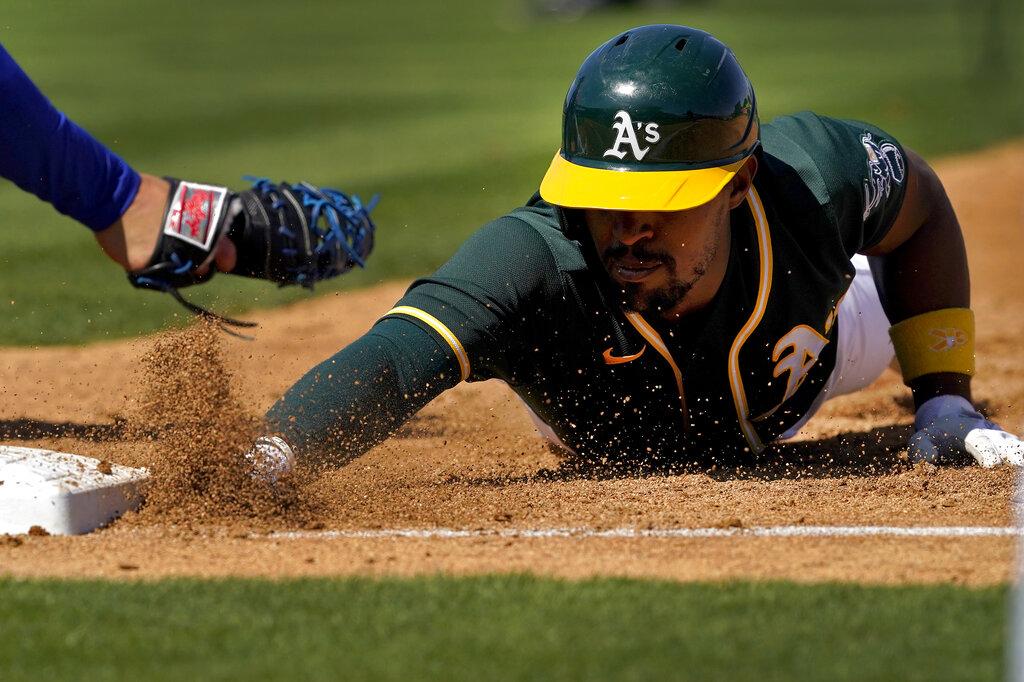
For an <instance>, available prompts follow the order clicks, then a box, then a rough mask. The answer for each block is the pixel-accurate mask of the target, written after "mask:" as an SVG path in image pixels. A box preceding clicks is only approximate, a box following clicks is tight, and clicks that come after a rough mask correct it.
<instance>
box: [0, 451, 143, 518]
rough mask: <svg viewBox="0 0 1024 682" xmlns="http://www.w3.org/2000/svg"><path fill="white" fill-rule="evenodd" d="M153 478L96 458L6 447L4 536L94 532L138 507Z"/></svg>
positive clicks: (0, 506) (0, 488)
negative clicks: (145, 483) (37, 531)
mask: <svg viewBox="0 0 1024 682" xmlns="http://www.w3.org/2000/svg"><path fill="white" fill-rule="evenodd" d="M148 476H149V472H148V471H146V470H145V469H133V468H131V467H126V466H121V465H120V464H109V463H107V462H101V461H100V460H98V459H93V458H92V457H82V456H81V455H72V454H69V453H66V452H54V451H52V450H39V449H36V448H22V447H16V446H10V445H0V533H11V534H15V533H27V532H29V529H30V528H32V527H33V526H39V527H40V528H43V529H44V530H46V531H47V532H49V533H51V534H53V535H79V534H81V533H88V532H89V531H92V530H95V529H96V528H98V527H99V526H102V525H103V524H105V523H109V522H110V521H113V520H114V519H116V518H117V517H118V516H120V515H121V514H123V513H124V512H126V511H128V510H129V509H135V508H137V507H138V506H139V504H140V503H141V501H142V497H141V495H140V494H139V484H140V483H141V482H142V481H144V480H145V479H146V478H148Z"/></svg>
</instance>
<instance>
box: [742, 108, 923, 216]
mask: <svg viewBox="0 0 1024 682" xmlns="http://www.w3.org/2000/svg"><path fill="white" fill-rule="evenodd" d="M761 141H762V146H763V148H764V154H765V155H766V156H767V157H768V160H769V163H768V164H767V165H768V166H769V168H770V167H771V165H772V162H776V163H781V164H782V165H784V166H786V167H788V168H789V169H792V170H794V171H796V173H797V174H798V175H799V176H800V178H801V179H802V180H803V181H804V183H805V184H806V185H807V187H808V188H809V189H810V190H811V191H812V192H813V193H814V195H815V197H816V198H817V199H818V201H819V203H821V204H827V203H830V202H833V201H835V200H836V198H837V194H842V193H845V192H849V191H850V190H853V189H856V190H857V191H858V192H859V191H860V189H861V186H862V185H863V182H864V179H865V177H866V176H869V175H870V172H871V163H872V162H873V160H874V159H875V158H877V157H878V155H879V154H878V153H879V150H881V149H885V150H889V149H891V150H893V151H894V152H895V153H896V155H898V156H899V157H900V160H902V154H903V152H902V148H901V147H899V143H898V142H897V141H896V140H895V138H894V137H893V136H892V135H890V134H889V133H887V132H886V131H884V130H882V129H881V128H879V127H878V126H876V125H873V124H871V123H867V122H864V121H857V120H853V119H839V118H833V117H830V116H823V115H821V114H817V113H814V112H812V111H801V112H798V113H795V114H790V115H787V116H780V117H779V118H776V119H774V120H772V121H770V122H769V123H766V124H765V125H764V126H763V128H762V132H761Z"/></svg>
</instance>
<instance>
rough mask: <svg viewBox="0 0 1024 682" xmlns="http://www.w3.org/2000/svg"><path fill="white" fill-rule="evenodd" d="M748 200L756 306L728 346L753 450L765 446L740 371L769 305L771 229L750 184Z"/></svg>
mask: <svg viewBox="0 0 1024 682" xmlns="http://www.w3.org/2000/svg"><path fill="white" fill-rule="evenodd" d="M747 203H748V204H749V205H750V212H751V213H752V214H753V216H754V226H755V228H756V231H757V250H758V255H759V257H760V263H761V267H760V277H759V279H758V284H757V300H756V301H755V303H754V310H753V311H752V312H751V313H750V317H749V318H748V319H747V322H746V324H744V325H743V328H742V329H740V333H739V334H737V335H736V338H735V339H733V342H732V346H731V347H730V348H729V388H730V389H731V390H732V400H733V404H734V405H735V406H736V417H737V419H739V422H740V429H741V430H742V431H743V436H744V437H745V438H746V439H747V444H748V445H749V446H750V449H751V450H752V451H753V452H754V453H759V452H761V451H762V450H764V443H762V442H761V438H760V437H759V436H758V435H757V430H756V429H754V425H753V424H752V423H751V421H750V409H749V407H748V405H747V394H746V392H745V391H744V389H743V376H742V375H741V374H740V349H741V348H742V347H743V344H744V343H746V342H747V339H749V338H750V335H751V334H753V333H754V329H756V328H757V325H758V324H760V322H761V318H762V317H764V311H765V308H767V307H768V295H769V294H770V293H771V290H772V238H771V234H770V232H769V231H768V219H767V218H766V217H765V215H764V205H763V204H762V203H761V197H760V196H758V193H757V190H756V189H754V187H753V186H751V188H750V191H749V192H747Z"/></svg>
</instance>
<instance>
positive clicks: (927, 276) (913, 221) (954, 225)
mask: <svg viewBox="0 0 1024 682" xmlns="http://www.w3.org/2000/svg"><path fill="white" fill-rule="evenodd" d="M905 158H906V190H905V195H904V197H903V201H902V204H901V205H900V207H899V211H898V213H897V214H896V217H895V220H894V221H893V222H892V226H891V227H890V228H889V230H888V232H886V233H885V235H884V237H882V238H881V240H880V241H878V242H877V243H876V244H875V245H873V246H871V247H870V248H867V249H863V252H864V253H866V254H867V255H868V256H869V257H870V260H871V269H872V273H873V275H874V277H875V280H876V283H877V285H878V290H879V294H880V297H881V302H882V306H883V308H884V309H885V312H886V315H887V316H888V317H889V321H890V322H891V323H892V325H893V327H892V337H893V343H894V346H895V349H896V355H897V359H898V361H899V363H900V367H901V369H902V370H903V373H904V380H905V381H906V383H907V385H908V386H910V389H911V390H912V392H913V395H914V405H915V408H916V410H917V415H916V419H915V428H916V430H917V433H916V434H915V436H914V438H913V440H912V442H911V455H912V456H913V457H914V458H916V459H925V460H929V461H933V460H942V459H950V458H958V457H961V456H963V454H964V453H965V452H967V453H970V454H971V455H973V456H974V457H975V458H976V459H977V460H978V461H979V462H980V463H981V464H983V465H987V466H991V465H994V464H997V463H1000V462H1004V461H1007V462H1012V463H1015V464H1024V445H1022V444H1021V442H1020V441H1019V440H1017V439H1016V438H1015V437H1013V436H1011V435H1009V434H1007V433H1005V432H1003V431H1002V430H1001V429H1000V428H999V427H998V426H997V425H995V424H993V423H992V422H990V421H988V420H986V419H985V418H984V417H982V415H980V414H979V413H978V412H977V410H975V409H974V407H973V405H972V403H971V375H972V374H973V372H974V317H973V314H972V312H971V310H970V277H969V274H968V266H967V253H966V250H965V248H964V239H963V234H962V232H961V230H960V223H959V221H958V220H957V217H956V213H955V212H954V210H953V207H952V205H951V204H950V201H949V198H948V197H947V195H946V192H945V189H944V188H943V186H942V183H941V182H940V181H939V178H938V176H937V175H936V174H935V172H934V171H933V170H932V169H931V168H930V167H929V166H928V164H927V163H926V162H925V161H924V159H922V158H921V157H920V156H918V155H917V154H915V153H913V152H911V151H909V150H905Z"/></svg>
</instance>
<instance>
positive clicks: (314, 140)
mask: <svg viewBox="0 0 1024 682" xmlns="http://www.w3.org/2000/svg"><path fill="white" fill-rule="evenodd" d="M1019 7H1020V4H1019V3H1014V2H1011V1H1010V0H980V1H976V2H967V1H966V0H906V1H904V2H900V3H892V2H889V1H887V0H863V1H861V2H858V3H849V4H845V5H839V4H837V3H816V2H811V1H809V0H804V1H797V0H766V1H761V2H756V3H755V2H740V1H738V0H690V1H689V2H674V3H669V2H662V3H657V4H655V5H654V6H650V5H631V6H626V7H614V8H607V9H604V10H600V11H595V12H591V13H588V14H586V15H585V16H582V17H579V18H577V19H576V20H573V21H569V20H567V19H566V18H565V17H555V16H552V15H550V14H544V13H538V12H536V11H532V10H531V5H530V4H528V3H527V2H524V0H496V1H494V2H485V3H482V2H471V1H469V0H449V1H448V2H445V3H440V4H439V3H422V2H415V1H414V0H405V1H402V2H399V1H392V2H387V1H385V2H376V3H367V2H356V1H355V0H340V1H339V0H304V1H303V2H299V3H289V4H287V5H282V3H280V2H269V1H265V0H244V1H234V0H232V1H218V2H194V1H179V2H175V3H167V2H157V1H156V0H133V1H131V2H129V1H128V0H91V1H90V2H80V1H79V0H63V1H57V0H40V1H37V2H29V1H27V0H9V1H8V2H6V3H4V7H3V12H2V16H0V42H3V44H4V45H5V46H6V47H7V49H8V50H9V51H10V52H11V53H12V54H13V55H14V57H15V59H17V60H18V61H19V62H20V63H21V65H22V66H23V67H24V68H25V69H26V71H27V72H28V73H29V74H30V75H31V76H32V77H33V79H35V81H36V82H37V83H38V84H39V85H40V87H41V88H42V89H43V91H44V92H46V93H47V94H48V95H49V96H50V97H51V99H52V100H53V101H54V102H55V103H56V104H57V106H58V107H60V108H62V109H63V110H64V111H65V112H67V113H68V114H69V115H70V116H71V117H72V118H74V119H75V120H77V121H78V122H79V123H80V124H82V125H84V126H85V127H86V128H88V129H89V130H90V131H92V132H93V133H94V134H95V135H96V136H97V137H99V138H100V139H101V140H103V141H104V142H106V143H107V144H109V145H110V146H111V147H113V148H114V149H115V150H117V151H118V152H119V153H120V154H122V155H123V156H124V157H125V158H126V159H128V160H129V162H130V163H132V164H133V165H134V166H135V167H137V168H138V169H140V170H145V171H148V172H153V173H157V174H164V175H174V176H178V177H185V178H189V179H194V180H199V181H207V182H216V183H224V184H228V185H231V186H234V187H240V186H241V185H242V184H243V183H242V182H241V180H240V177H241V176H242V175H243V174H247V173H248V174H258V175H267V176H270V177H271V178H274V179H287V180H293V181H295V180H299V179H308V180H311V181H313V182H317V183H320V184H324V185H329V186H336V187H340V188H342V189H344V190H346V191H349V192H355V193H357V194H360V195H361V196H363V198H364V199H365V198H369V195H371V194H373V193H375V192H379V193H380V194H381V195H382V197H383V199H382V203H381V205H380V207H379V208H378V209H377V211H376V213H375V217H376V219H377V222H378V226H379V239H378V247H377V251H376V252H375V254H374V255H373V256H372V258H371V260H370V265H369V268H368V270H367V271H365V272H357V273H353V274H352V275H349V276H346V277H345V278H342V279H341V280H339V281H336V282H332V283H329V284H327V285H325V286H322V287H320V288H319V289H318V292H319V293H324V292H333V291H337V290H339V289H342V288H348V287H354V286H366V285H368V284H372V283H374V282H377V281H381V280H384V279H389V278H395V277H408V276H412V275H416V274H420V273H424V272H427V271H429V270H431V269H432V268H434V267H436V266H437V265H438V264H440V263H441V262H443V261H444V260H445V259H446V258H447V256H448V255H450V254H451V252H452V251H453V250H454V249H455V247H456V246H457V245H458V244H459V242H460V241H461V240H462V239H464V238H465V237H466V236H467V235H468V234H470V233H471V232H472V231H473V230H474V229H476V228H477V227H478V226H479V225H480V224H482V223H483V222H485V221H487V220H488V219H490V218H492V217H495V216H497V215H500V214H501V213H503V212H505V211H507V210H509V209H511V208H512V207H514V206H516V205H518V204H520V203H521V202H523V201H524V200H526V199H527V198H528V197H529V196H530V194H532V193H533V191H534V190H535V189H536V187H537V185H538V183H539V181H540V178H541V176H542V175H543V172H544V170H545V169H546V167H547V163H548V162H549V160H550V157H551V155H552V154H553V153H554V151H555V150H556V149H557V147H558V145H559V125H560V113H561V103H562V99H563V97H564V93H565V90H566V88H567V87H568V85H569V82H570V81H571V79H572V76H573V74H574V73H575V70H576V68H577V67H578V65H579V63H580V62H581V61H582V60H583V59H584V57H586V55H587V54H588V53H589V52H590V51H591V50H592V49H593V48H594V47H596V46H597V45H598V44H600V43H601V42H603V41H604V40H606V39H607V38H609V37H610V36H612V35H614V34H615V33H617V32H619V31H621V30H623V29H626V28H629V27H631V26H635V25H639V24H645V23H655V22H671V23H682V24H688V25H693V26H697V27H700V28H704V29H706V30H709V31H711V32H712V33H715V34H716V35H717V36H718V37H719V38H721V39H722V40H724V41H725V42H726V43H728V44H729V45H731V46H732V47H733V49H734V50H735V52H736V53H737V55H738V56H739V59H740V61H741V63H742V64H743V65H744V67H745V69H746V70H747V71H748V73H749V74H750V76H751V78H752V79H753V81H754V85H755V88H756V90H757V92H758V99H759V104H760V106H761V111H762V119H763V120H769V119H771V118H772V117H774V116H776V115H779V114H783V113H788V112H791V111H796V110H800V109H813V110H816V111H818V112H820V113H825V114H830V115H836V116H842V117H849V118H861V119H867V120H870V121H871V122H873V123H876V124H877V125H880V126H881V127H883V128H885V129H887V130H888V131H889V132H890V133H891V134H893V135H894V136H896V137H897V138H898V139H900V140H901V141H902V142H903V143H904V144H906V145H908V146H910V147H912V148H915V149H917V150H918V151H921V152H923V153H924V154H925V155H927V156H932V157H934V156H936V155H941V154H948V153H952V152H957V151H964V150H971V149H976V148H979V147H982V146H985V145H988V144H992V143H995V142H998V141H1000V140H1002V139H1005V138H1008V137H1013V136H1019V135H1021V134H1024V106H1022V102H1024V95H1022V93H1024V87H1021V86H1022V84H1024V77H1022V75H1021V70H1020V68H1019V65H1020V64H1021V63H1022V61H1024V59H1022V56H1024V55H1022V50H1024V48H1022V47H1021V46H1020V44H1019V43H1018V42H1017V41H1016V40H1011V39H1010V37H1011V36H1014V35H1019V33H1020V29H1021V28H1022V26H1024V22H1022V21H1021V11H1020V9H1019ZM0 245H2V248H0V310H2V311H3V312H2V315H0V344H29V345H41V344H61V343H78V342H84V341H88V340H94V339H100V338H107V337H117V336H125V335H133V334H138V333H142V332H147V331H151V330H154V329H157V328H160V327H162V326H165V325H167V324H180V323H182V322H184V321H187V320H188V319H189V316H188V315H187V314H186V313H184V312H183V311H182V309H181V308H179V307H178V306H177V304H175V303H174V302H173V301H172V300H171V299H170V297H167V296H161V295H158V294H155V293H152V292H143V291H136V290H133V289H132V288H131V287H129V286H128V284H127V283H126V282H125V280H124V276H123V274H122V273H121V272H120V271H119V269H118V268H117V266H115V265H113V264H112V263H110V262H108V261H106V259H105V257H104V256H103V255H102V254H101V253H100V251H99V250H98V249H97V248H96V247H95V246H94V244H93V240H92V237H91V234H90V233H89V232H88V231H87V230H86V229H85V228H82V227H80V226H78V225H77V224H75V223H73V222H72V221H70V220H69V219H67V218H64V217H62V216H60V215H58V214H56V213H55V212H54V211H52V210H51V209H50V208H49V207H48V206H46V205H42V204H40V203H39V202H38V200H36V199H35V198H34V197H31V196H28V195H25V194H23V193H21V192H20V191H19V190H17V188H15V187H14V186H13V185H11V184H10V183H6V182H3V183H0ZM187 294H188V295H189V297H191V298H194V299H195V300H197V301H198V302H201V303H204V304H206V305H210V306H213V307H214V308H215V309H217V310H219V311H223V312H234V313H238V312H241V311H244V310H246V309H251V308H254V307H265V306H273V305H278V304H281V303H283V302H286V301H292V300H296V299H299V298H303V297H305V296H307V294H306V292H304V291H295V290H278V289H275V288H274V287H273V286H272V285H268V284H265V283H261V282H252V281H248V280H242V279H239V278H233V277H218V278H216V279H215V280H214V282H213V283H211V284H210V285H206V286H203V287H198V288H194V289H191V290H189V291H188V292H187Z"/></svg>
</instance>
